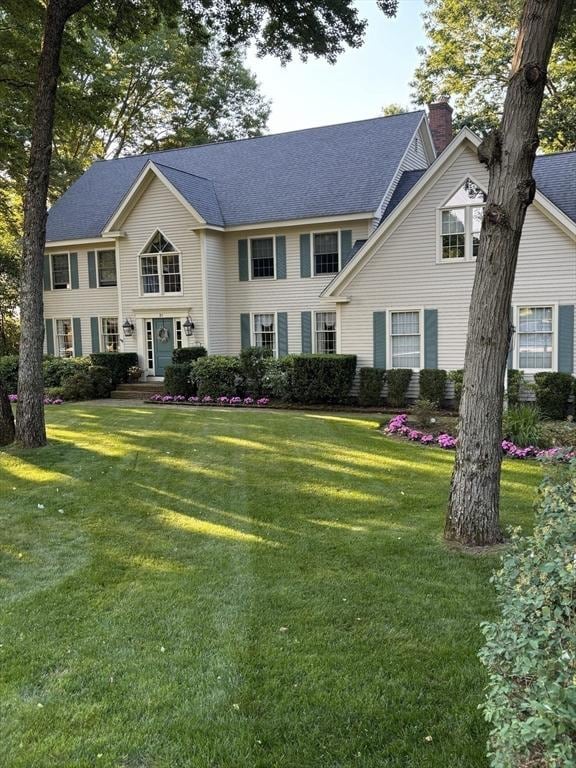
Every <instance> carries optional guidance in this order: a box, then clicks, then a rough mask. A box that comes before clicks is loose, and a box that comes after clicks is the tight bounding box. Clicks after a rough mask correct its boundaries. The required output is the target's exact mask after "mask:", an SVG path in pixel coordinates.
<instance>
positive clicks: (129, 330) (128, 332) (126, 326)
mask: <svg viewBox="0 0 576 768" xmlns="http://www.w3.org/2000/svg"><path fill="white" fill-rule="evenodd" d="M122 330H123V331H124V336H132V334H133V333H134V323H131V322H130V320H128V318H126V320H124V323H123V324H122Z"/></svg>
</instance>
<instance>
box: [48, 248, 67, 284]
mask: <svg viewBox="0 0 576 768" xmlns="http://www.w3.org/2000/svg"><path fill="white" fill-rule="evenodd" d="M52 288H53V289H54V290H55V291H57V290H65V289H67V288H70V264H69V262H68V254H67V253H54V254H52Z"/></svg>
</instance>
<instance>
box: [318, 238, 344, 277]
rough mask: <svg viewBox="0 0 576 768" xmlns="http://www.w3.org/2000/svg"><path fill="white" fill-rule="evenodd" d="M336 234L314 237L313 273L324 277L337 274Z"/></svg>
mask: <svg viewBox="0 0 576 768" xmlns="http://www.w3.org/2000/svg"><path fill="white" fill-rule="evenodd" d="M338 267H339V264H338V232H322V233H321V234H317V235H314V273H315V274H316V275H325V274H331V273H334V272H338Z"/></svg>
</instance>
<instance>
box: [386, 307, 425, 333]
mask: <svg viewBox="0 0 576 768" xmlns="http://www.w3.org/2000/svg"><path fill="white" fill-rule="evenodd" d="M392 333H393V334H410V333H412V334H419V333H420V315H419V313H418V312H392Z"/></svg>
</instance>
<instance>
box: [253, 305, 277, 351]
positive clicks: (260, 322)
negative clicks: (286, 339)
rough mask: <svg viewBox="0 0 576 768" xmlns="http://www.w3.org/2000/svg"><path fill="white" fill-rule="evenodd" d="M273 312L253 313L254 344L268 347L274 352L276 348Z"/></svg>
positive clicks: (264, 347)
mask: <svg viewBox="0 0 576 768" xmlns="http://www.w3.org/2000/svg"><path fill="white" fill-rule="evenodd" d="M274 319H275V318H274V313H273V312H270V313H268V314H265V315H254V346H255V347H262V348H263V349H269V350H270V351H271V352H272V353H274V351H275V349H276V331H275V323H274Z"/></svg>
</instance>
